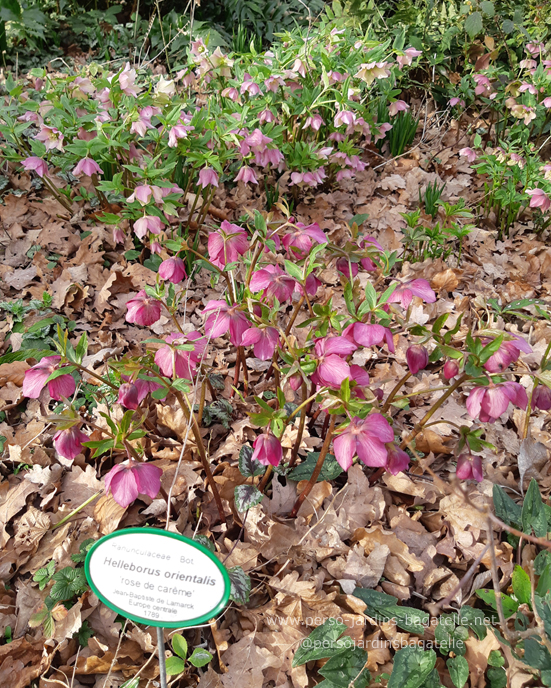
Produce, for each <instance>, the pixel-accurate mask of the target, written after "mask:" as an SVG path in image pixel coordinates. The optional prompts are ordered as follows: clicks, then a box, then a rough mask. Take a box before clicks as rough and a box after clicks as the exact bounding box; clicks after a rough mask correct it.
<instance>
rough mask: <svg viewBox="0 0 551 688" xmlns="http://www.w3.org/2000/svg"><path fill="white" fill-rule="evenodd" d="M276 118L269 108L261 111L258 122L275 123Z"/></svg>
mask: <svg viewBox="0 0 551 688" xmlns="http://www.w3.org/2000/svg"><path fill="white" fill-rule="evenodd" d="M275 120H276V116H275V115H274V113H273V112H272V111H271V110H270V108H266V109H265V110H262V112H261V113H260V114H259V115H258V121H259V122H260V123H261V124H264V123H265V122H268V123H270V122H275Z"/></svg>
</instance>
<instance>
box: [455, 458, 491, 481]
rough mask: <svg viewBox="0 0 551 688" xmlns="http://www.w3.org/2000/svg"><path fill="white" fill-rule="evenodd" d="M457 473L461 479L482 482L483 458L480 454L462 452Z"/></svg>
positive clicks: (458, 460) (458, 459)
mask: <svg viewBox="0 0 551 688" xmlns="http://www.w3.org/2000/svg"><path fill="white" fill-rule="evenodd" d="M455 475H456V476H457V477H458V478H459V480H476V482H477V483H480V482H482V480H483V479H484V473H483V472H482V459H481V458H480V456H473V454H461V455H460V456H458V457H457V468H456V470H455Z"/></svg>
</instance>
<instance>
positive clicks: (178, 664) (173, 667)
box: [166, 657, 186, 676]
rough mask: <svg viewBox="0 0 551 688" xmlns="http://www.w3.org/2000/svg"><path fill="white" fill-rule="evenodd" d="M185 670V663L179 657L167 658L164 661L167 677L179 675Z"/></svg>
mask: <svg viewBox="0 0 551 688" xmlns="http://www.w3.org/2000/svg"><path fill="white" fill-rule="evenodd" d="M185 668H186V663H185V662H184V660H183V659H180V658H179V657H169V658H168V659H167V660H166V673H167V675H168V676H176V675H177V674H181V673H182V672H183V671H184V670H185Z"/></svg>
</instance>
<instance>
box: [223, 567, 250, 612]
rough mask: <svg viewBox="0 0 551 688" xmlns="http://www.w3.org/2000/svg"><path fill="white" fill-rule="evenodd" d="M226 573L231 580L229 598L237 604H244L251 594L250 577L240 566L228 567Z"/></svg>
mask: <svg viewBox="0 0 551 688" xmlns="http://www.w3.org/2000/svg"><path fill="white" fill-rule="evenodd" d="M228 575H229V577H230V582H231V589H230V599H232V600H233V601H234V602H237V604H245V603H246V602H248V601H249V597H250V595H251V579H250V578H249V576H247V574H246V573H245V571H243V569H242V568H241V566H234V567H233V568H231V569H228Z"/></svg>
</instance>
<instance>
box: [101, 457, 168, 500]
mask: <svg viewBox="0 0 551 688" xmlns="http://www.w3.org/2000/svg"><path fill="white" fill-rule="evenodd" d="M162 475H163V472H162V470H161V469H160V468H159V467H158V466H152V465H151V464H148V463H138V462H137V461H134V460H132V459H131V460H130V461H128V463H126V462H125V463H118V464H117V465H116V466H113V468H112V469H111V470H110V471H109V473H108V474H107V475H106V476H105V492H106V493H109V491H111V494H112V495H113V499H114V500H115V501H116V502H117V504H120V506H122V507H125V508H126V507H127V506H129V505H130V504H132V502H133V501H134V500H135V499H136V498H137V496H138V495H140V494H145V495H147V496H148V497H151V499H155V497H156V496H157V495H158V494H159V490H160V489H161V476H162Z"/></svg>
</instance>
